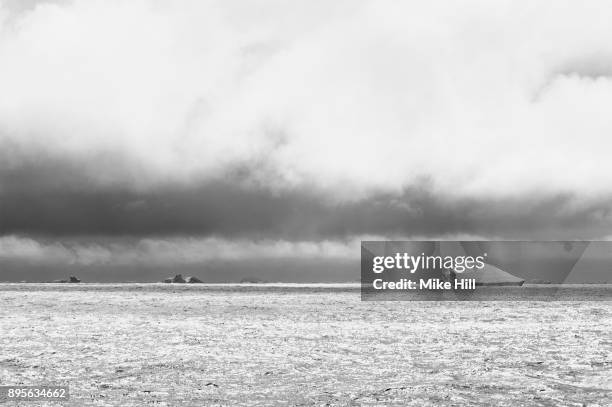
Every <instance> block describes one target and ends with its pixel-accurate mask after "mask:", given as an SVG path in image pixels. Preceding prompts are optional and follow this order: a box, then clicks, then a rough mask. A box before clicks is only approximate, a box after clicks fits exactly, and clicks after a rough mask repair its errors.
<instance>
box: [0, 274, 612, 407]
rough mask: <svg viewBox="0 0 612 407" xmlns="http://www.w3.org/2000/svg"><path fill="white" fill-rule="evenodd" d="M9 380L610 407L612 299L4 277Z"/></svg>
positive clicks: (84, 394) (138, 394)
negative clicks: (371, 298)
mask: <svg viewBox="0 0 612 407" xmlns="http://www.w3.org/2000/svg"><path fill="white" fill-rule="evenodd" d="M0 382H2V384H21V385H35V384H43V383H53V384H69V386H70V392H71V400H70V402H69V403H67V404H66V405H73V406H83V405H100V406H103V405H113V406H115V405H116V406H143V405H152V406H166V405H167V406H206V405H262V406H263V405H266V406H267V405H317V406H323V405H401V406H403V405H414V406H427V405H436V406H439V405H455V406H457V405H478V404H483V405H502V406H505V405H507V406H520V405H541V406H557V405H568V406H582V405H587V406H593V405H600V406H607V405H612V395H611V394H612V393H611V392H612V302H518V303H517V302H482V303H477V302H463V303H450V302H447V303H434V302H424V303H415V302H361V301H360V299H359V293H358V291H355V290H350V289H345V288H340V287H338V288H335V289H331V290H330V289H326V288H311V289H297V288H275V289H262V288H259V289H254V288H223V289H211V288H205V287H200V286H198V287H197V288H193V287H191V286H190V287H184V286H179V287H177V286H174V287H169V286H167V285H166V286H159V285H123V286H89V285H33V284H27V285H26V284H23V285H9V284H3V285H0ZM21 405H24V406H25V405H27V406H33V405H37V404H36V403H31V402H28V403H22V404H21ZM49 405H58V404H57V403H53V404H51V403H50V404H49Z"/></svg>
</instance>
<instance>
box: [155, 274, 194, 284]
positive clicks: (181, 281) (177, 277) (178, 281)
mask: <svg viewBox="0 0 612 407" xmlns="http://www.w3.org/2000/svg"><path fill="white" fill-rule="evenodd" d="M164 283H176V284H185V283H187V284H201V283H203V281H202V280H200V279H199V278H197V277H194V276H188V277H187V278H183V275H182V274H177V275H175V276H174V277H172V278H166V279H165V280H164Z"/></svg>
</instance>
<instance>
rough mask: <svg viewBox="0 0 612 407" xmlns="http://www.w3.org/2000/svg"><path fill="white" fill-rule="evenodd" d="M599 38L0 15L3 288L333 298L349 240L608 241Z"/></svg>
mask: <svg viewBox="0 0 612 407" xmlns="http://www.w3.org/2000/svg"><path fill="white" fill-rule="evenodd" d="M610 21H612V4H611V3H610V2H607V1H591V2H587V3H584V2H576V1H555V2H550V1H530V2H516V1H470V0H468V1H465V2H453V1H435V0H434V1H427V2H397V1H361V0H351V1H342V0H337V1H334V2H329V1H316V0H315V1H313V0H309V1H292V2H286V1H280V0H276V1H273V0H257V1H250V2H244V1H231V0H230V1H189V0H187V1H182V2H164V1H154V0H136V1H116V0H104V1H102V0H87V1H81V0H74V1H71V0H58V1H31V0H30V1H16V0H11V1H7V0H4V1H3V0H0V273H1V274H4V278H3V277H2V275H0V280H5V279H18V280H20V279H24V280H27V279H38V280H40V279H46V278H47V277H48V278H49V279H51V278H60V277H61V278H63V277H65V274H66V272H67V271H70V272H74V273H78V274H79V275H80V276H82V277H83V278H84V279H87V278H89V279H90V280H99V281H110V280H117V279H119V280H138V281H148V280H150V279H159V278H161V277H164V276H165V275H167V274H172V273H174V271H176V270H179V271H180V270H186V271H189V272H191V273H196V274H198V275H200V276H202V277H204V279H206V277H207V276H209V277H210V278H211V279H214V280H224V279H228V280H231V279H235V278H239V277H240V275H241V274H240V273H241V271H240V270H243V269H245V268H247V267H246V266H245V264H247V263H248V272H249V273H254V274H257V275H263V276H264V277H266V276H268V277H269V278H270V279H278V280H283V279H289V280H292V281H293V280H295V279H296V278H297V279H299V280H300V281H310V280H321V279H327V280H330V281H336V280H345V279H351V278H353V277H354V278H358V271H357V270H356V267H358V266H356V265H357V264H358V256H359V242H360V240H362V239H391V238H392V239H541V240H573V239H610V237H612V212H611V208H612V161H611V160H610V159H609V155H610V151H611V148H610V147H611V146H612V141H611V140H610V137H612V136H611V135H612V115H610V106H612V42H611V41H610V40H609V39H610V38H612V25H610V23H609V22H610ZM297 263H299V264H300V266H299V267H298V266H296V269H297V268H299V269H300V270H302V271H301V272H300V273H299V276H298V277H296V273H295V272H290V271H287V269H288V268H291V265H292V264H297ZM309 264H311V266H310V267H309V266H308V265H309ZM169 269H171V270H172V273H171V272H170V271H169ZM322 269H325V270H327V274H326V273H324V272H322V271H321V270H322ZM117 270H121V272H118V271H117ZM271 270H274V271H271ZM266 273H267V274H266ZM213 276H214V278H213Z"/></svg>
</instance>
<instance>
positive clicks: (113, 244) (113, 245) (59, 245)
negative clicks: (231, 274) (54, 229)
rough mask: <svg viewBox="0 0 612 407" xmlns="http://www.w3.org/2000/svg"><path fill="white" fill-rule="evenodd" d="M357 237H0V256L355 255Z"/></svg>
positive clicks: (111, 259) (130, 262)
mask: <svg viewBox="0 0 612 407" xmlns="http://www.w3.org/2000/svg"><path fill="white" fill-rule="evenodd" d="M356 253H359V240H351V241H326V240H323V241H318V242H311V241H301V242H289V241H283V240H259V241H253V240H245V239H238V240H226V239H219V238H166V239H154V238H145V239H112V240H108V239H107V240H105V239H85V240H83V239H79V240H71V239H67V240H63V241H57V240H54V241H48V240H45V239H42V240H37V239H32V238H27V237H20V236H15V235H10V236H3V237H0V261H1V262H4V263H10V262H15V261H17V262H25V263H29V264H34V265H36V264H48V265H76V266H126V265H127V266H136V265H140V266H184V265H193V264H207V263H210V262H219V261H221V262H224V261H225V262H226V261H229V262H236V261H245V260H247V261H262V260H280V259H288V258H291V259H311V260H316V259H317V258H318V259H324V260H329V259H336V260H346V259H354V258H355V257H356Z"/></svg>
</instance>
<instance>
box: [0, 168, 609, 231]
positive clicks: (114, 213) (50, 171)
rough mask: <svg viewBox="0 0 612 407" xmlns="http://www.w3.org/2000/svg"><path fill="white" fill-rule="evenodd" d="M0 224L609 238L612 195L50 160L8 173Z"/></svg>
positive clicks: (0, 178)
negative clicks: (392, 185)
mask: <svg viewBox="0 0 612 407" xmlns="http://www.w3.org/2000/svg"><path fill="white" fill-rule="evenodd" d="M0 185H2V189H0V205H2V206H1V209H2V210H0V230H1V231H2V234H5V235H6V234H18V235H29V236H46V237H53V236H61V237H70V236H74V237H78V236H109V237H111V236H112V237H122V236H132V237H140V238H144V237H151V238H160V237H166V236H174V237H184V236H194V237H219V238H223V239H241V238H245V239H254V240H260V239H272V240H279V239H280V240H286V241H292V242H297V241H317V240H329V239H331V240H334V239H336V240H346V239H353V238H356V237H358V236H362V235H368V234H370V235H378V236H389V237H393V236H407V237H414V236H441V235H456V234H471V235H479V236H488V237H489V238H511V239H534V238H535V239H538V238H539V239H550V238H554V239H575V238H582V239H593V238H598V237H601V236H605V235H609V231H610V228H611V226H612V211H611V210H610V207H611V204H612V196H608V197H601V198H600V199H598V200H591V201H588V202H585V201H583V200H580V199H576V197H575V196H573V195H569V194H557V195H552V196H551V195H549V194H546V193H539V194H538V193H532V194H520V195H519V194H515V196H513V197H511V198H497V197H494V196H492V197H489V198H484V197H474V198H471V197H470V198H461V197H456V196H453V195H452V194H444V193H440V192H439V191H436V190H434V189H433V187H432V186H431V184H430V183H428V182H427V181H426V180H425V181H423V182H422V183H421V184H420V185H419V186H414V187H410V188H405V189H404V190H403V191H401V192H400V193H385V192H379V193H377V194H372V195H371V196H368V197H364V198H362V199H359V200H347V201H342V202H338V201H336V200H334V199H330V198H329V197H328V196H327V195H325V194H322V193H320V192H316V191H313V190H311V189H309V188H301V189H296V188H294V189H291V190H281V191H270V190H269V189H267V188H265V187H263V186H254V185H251V186H245V185H243V179H242V178H241V177H240V176H238V175H236V176H234V177H233V178H226V179H224V180H220V181H209V182H201V183H197V184H190V185H183V184H174V183H166V184H164V185H161V184H160V185H158V186H157V187H156V188H155V189H145V190H134V189H131V188H127V187H118V186H116V185H111V186H106V187H101V186H99V185H95V184H92V183H91V182H90V180H89V177H88V176H87V175H86V174H82V173H81V172H80V171H79V169H78V167H73V166H71V165H69V164H64V163H61V162H55V163H52V164H50V163H49V162H48V161H47V162H43V163H41V164H39V165H38V166H36V167H30V168H28V170H27V171H26V170H24V169H16V170H11V171H9V170H5V171H3V172H2V173H1V174H0Z"/></svg>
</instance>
